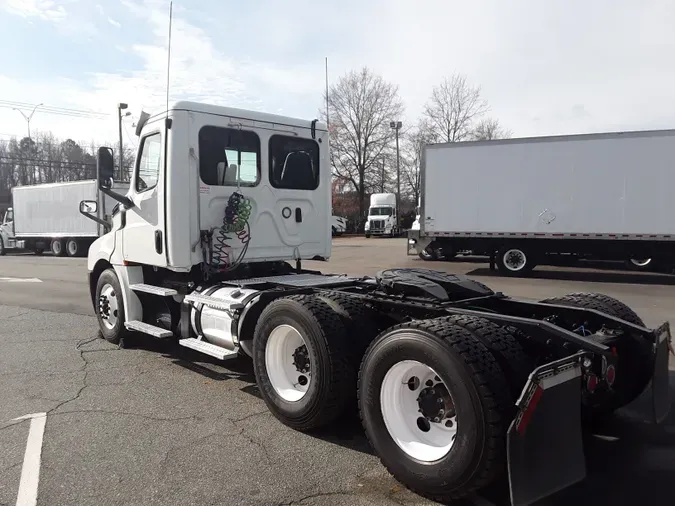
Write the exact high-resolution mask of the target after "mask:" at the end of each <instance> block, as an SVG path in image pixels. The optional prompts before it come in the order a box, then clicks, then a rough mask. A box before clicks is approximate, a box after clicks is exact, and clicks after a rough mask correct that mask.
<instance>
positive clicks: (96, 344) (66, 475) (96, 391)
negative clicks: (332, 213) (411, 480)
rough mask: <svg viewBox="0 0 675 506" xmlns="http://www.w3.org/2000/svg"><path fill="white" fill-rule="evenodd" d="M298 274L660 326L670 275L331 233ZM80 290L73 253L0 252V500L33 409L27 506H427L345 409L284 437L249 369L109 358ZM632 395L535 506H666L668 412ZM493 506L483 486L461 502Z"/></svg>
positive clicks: (8, 489)
mask: <svg viewBox="0 0 675 506" xmlns="http://www.w3.org/2000/svg"><path fill="white" fill-rule="evenodd" d="M306 266H307V267H309V268H314V269H320V270H323V271H324V272H340V273H347V274H353V275H354V274H355V275H374V274H375V273H376V272H377V271H378V270H380V269H384V268H387V267H394V266H400V267H405V266H408V267H431V268H437V269H439V270H445V271H448V272H453V273H459V274H469V275H470V276H474V277H476V278H477V279H479V280H480V281H482V282H484V283H486V284H488V285H489V286H490V287H491V288H493V289H495V290H499V291H503V292H504V293H507V294H509V295H513V296H518V297H525V298H532V299H542V298H544V297H550V296H555V295H563V294H565V293H569V292H575V291H595V292H603V293H606V294H608V295H611V296H614V297H616V298H619V299H621V300H622V301H624V302H626V303H627V304H629V305H630V306H631V307H632V308H633V309H634V310H635V311H636V312H637V313H638V314H639V315H640V316H641V317H642V318H643V319H644V320H645V323H646V324H647V325H649V326H656V325H658V324H659V323H661V322H663V321H664V320H670V321H671V322H672V323H675V276H666V275H661V274H650V273H631V272H626V271H618V270H611V269H608V268H606V267H603V268H598V267H597V266H595V267H590V268H586V267H583V268H582V267H578V266H577V267H573V268H569V267H547V266H540V267H538V268H537V269H536V270H535V271H534V273H533V275H532V276H531V277H530V278H522V279H514V278H503V277H500V276H499V275H497V274H496V273H493V272H491V271H489V269H488V266H487V264H486V263H484V262H479V263H477V262H475V261H472V259H470V258H467V259H463V258H460V259H458V260H457V261H454V262H442V263H436V262H423V261H421V260H419V259H418V258H417V257H414V256H406V245H405V239H365V238H347V237H345V238H337V239H335V240H334V246H333V258H332V259H331V260H330V262H327V263H325V262H322V263H320V262H307V263H306ZM88 297H89V296H88V288H87V285H86V259H69V258H53V257H49V256H44V257H36V256H33V255H29V254H26V255H8V256H6V257H2V258H0V345H1V346H2V353H0V378H1V380H0V449H1V451H0V505H10V504H15V502H16V500H17V494H18V493H19V488H20V481H21V471H22V466H23V464H24V452H25V451H26V445H27V442H30V441H31V438H32V433H33V431H32V430H30V429H29V428H30V427H31V424H33V423H34V422H32V421H31V420H30V419H24V420H15V419H16V418H18V417H22V416H25V415H31V414H36V413H46V425H45V429H44V436H43V443H42V453H41V462H40V464H39V469H40V476H39V488H38V504H41V505H49V506H52V505H54V506H56V505H75V504H77V505H89V504H91V505H109V504H110V505H122V504H124V505H128V504H134V505H136V504H162V505H174V504H176V505H178V504H180V505H186V504H195V505H197V504H198V505H216V504H218V505H221V504H222V505H230V504H231V505H261V506H263V505H264V506H270V505H282V504H283V505H290V504H293V505H320V506H323V505H337V504H347V505H373V506H376V505H389V504H399V505H410V506H412V505H426V504H434V503H432V502H430V501H427V500H425V499H423V498H420V497H419V496H417V495H415V494H413V493H411V492H409V491H407V490H406V489H404V488H403V487H402V486H400V485H398V484H397V483H396V482H395V481H394V480H393V479H392V478H391V477H390V476H389V475H388V474H387V472H386V471H385V470H384V468H383V467H382V466H381V465H380V463H379V461H378V459H377V458H376V457H375V456H373V455H372V453H371V451H370V449H369V447H368V444H367V441H366V439H365V437H364V435H363V432H362V430H361V428H360V425H359V423H358V420H357V418H356V417H355V416H354V417H349V418H347V419H346V420H343V421H341V423H339V424H337V425H336V426H335V427H331V428H328V429H325V430H323V431H321V432H319V433H312V434H302V433H299V432H295V431H292V430H290V429H288V428H286V427H284V426H283V425H281V424H280V423H279V422H277V421H276V420H275V419H274V418H273V417H272V416H271V415H270V414H269V413H268V411H267V410H266V408H265V405H264V403H263V401H262V400H261V399H260V398H259V395H258V393H257V390H256V387H255V381H254V377H253V369H252V366H251V364H250V362H249V361H247V360H243V359H235V360H231V361H227V362H223V363H218V361H216V360H215V359H213V360H212V359H210V358H208V357H205V356H202V355H199V354H197V353H193V352H191V351H190V350H188V349H182V348H180V347H178V346H175V345H171V344H170V343H166V342H164V341H159V340H153V339H152V338H150V337H148V338H138V339H137V340H135V341H134V342H133V343H132V344H133V346H131V347H129V348H125V349H119V348H118V347H116V346H113V345H111V344H109V343H107V342H106V341H104V340H102V339H99V338H98V336H97V325H96V321H95V319H94V318H93V317H92V310H91V303H90V301H89V298H88ZM671 369H675V364H673V362H672V357H671ZM671 380H672V378H671ZM671 383H672V381H671ZM644 402H645V399H639V400H638V402H636V404H635V406H632V407H631V408H630V409H627V410H625V411H624V412H623V413H622V414H621V416H618V417H617V418H616V420H614V421H612V423H611V424H610V426H607V427H603V428H602V432H601V433H599V434H595V435H589V437H588V441H587V446H586V448H587V456H588V473H589V477H588V478H587V480H585V481H584V482H583V483H580V484H578V485H575V486H573V487H572V488H570V489H568V490H565V491H563V492H560V493H559V494H557V495H556V496H554V497H551V498H549V499H546V500H544V501H541V502H540V503H539V504H540V505H566V504H576V505H578V506H583V505H591V504H593V505H597V504H637V503H643V504H649V505H661V504H663V505H665V504H672V485H671V482H672V480H673V479H675V415H673V414H671V416H670V417H669V418H668V419H667V420H666V422H664V424H663V425H662V426H660V427H652V426H650V425H648V424H646V423H642V422H641V421H639V420H638V419H637V411H638V409H639V408H642V407H645V404H644ZM551 458H555V456H551ZM505 501H506V498H505V495H504V493H503V490H502V489H500V488H499V487H496V489H495V490H490V491H487V492H486V493H485V494H484V495H481V496H476V497H473V498H471V499H470V500H469V501H464V502H463V503H462V504H475V505H492V504H506V502H505Z"/></svg>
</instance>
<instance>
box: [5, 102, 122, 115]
mask: <svg viewBox="0 0 675 506" xmlns="http://www.w3.org/2000/svg"><path fill="white" fill-rule="evenodd" d="M0 107H1V108H5V109H19V110H32V109H33V107H35V106H34V105H33V104H29V103H26V102H17V101H13V100H0ZM38 112H41V113H45V114H56V115H61V116H69V117H77V118H88V119H107V118H109V117H110V116H111V115H110V114H109V113H104V112H97V111H88V110H83V109H72V108H68V107H55V106H48V105H41V106H40V107H39V109H38Z"/></svg>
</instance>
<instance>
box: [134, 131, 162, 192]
mask: <svg viewBox="0 0 675 506" xmlns="http://www.w3.org/2000/svg"><path fill="white" fill-rule="evenodd" d="M161 147H162V139H161V137H160V135H159V134H158V133H156V134H150V135H148V136H147V137H145V138H144V139H143V141H142V142H141V156H140V158H139V159H138V167H137V168H136V191H137V192H145V191H148V190H152V189H153V188H154V187H155V186H157V181H158V180H159V162H160V159H161V153H162V151H161Z"/></svg>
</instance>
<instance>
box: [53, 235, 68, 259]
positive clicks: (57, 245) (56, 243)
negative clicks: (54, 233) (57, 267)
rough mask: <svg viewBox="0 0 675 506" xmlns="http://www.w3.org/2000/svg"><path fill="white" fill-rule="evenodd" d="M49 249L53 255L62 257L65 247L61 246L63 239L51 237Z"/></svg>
mask: <svg viewBox="0 0 675 506" xmlns="http://www.w3.org/2000/svg"><path fill="white" fill-rule="evenodd" d="M49 249H50V250H51V252H52V255H54V256H55V257H62V256H63V255H64V253H65V248H64V247H63V240H61V239H52V242H51V244H50V245H49Z"/></svg>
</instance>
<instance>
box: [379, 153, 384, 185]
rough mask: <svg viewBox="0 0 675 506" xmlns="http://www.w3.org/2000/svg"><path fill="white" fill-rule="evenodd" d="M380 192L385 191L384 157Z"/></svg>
mask: <svg viewBox="0 0 675 506" xmlns="http://www.w3.org/2000/svg"><path fill="white" fill-rule="evenodd" d="M380 193H384V158H383V159H382V167H381V179H380Z"/></svg>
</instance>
